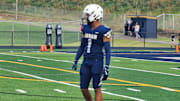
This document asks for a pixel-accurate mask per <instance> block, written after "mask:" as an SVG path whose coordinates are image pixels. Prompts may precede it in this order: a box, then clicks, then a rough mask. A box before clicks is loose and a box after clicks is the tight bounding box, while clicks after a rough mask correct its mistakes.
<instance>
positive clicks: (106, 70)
mask: <svg viewBox="0 0 180 101" xmlns="http://www.w3.org/2000/svg"><path fill="white" fill-rule="evenodd" d="M108 74H109V71H108V69H107V68H106V67H105V68H104V72H103V79H102V80H103V81H104V80H107V78H108Z"/></svg>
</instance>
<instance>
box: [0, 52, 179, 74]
mask: <svg viewBox="0 0 180 101" xmlns="http://www.w3.org/2000/svg"><path fill="white" fill-rule="evenodd" d="M0 54H1V55H10V56H19V57H26V58H35V59H43V60H50V61H61V62H66V63H73V62H72V61H68V60H56V59H48V58H40V57H32V56H25V55H15V54H6V53H0ZM114 58H120V57H114ZM128 59H131V58H128ZM137 60H139V59H137ZM140 60H141V59H140ZM144 61H146V60H144ZM110 67H111V68H119V69H126V70H132V71H140V72H147V73H155V74H163V75H170V76H180V75H178V74H172V73H164V72H156V71H148V70H143V69H132V68H127V67H117V66H110Z"/></svg>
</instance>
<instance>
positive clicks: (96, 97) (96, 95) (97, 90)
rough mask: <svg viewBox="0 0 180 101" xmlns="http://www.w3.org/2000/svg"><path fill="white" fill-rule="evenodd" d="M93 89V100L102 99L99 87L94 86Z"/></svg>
mask: <svg viewBox="0 0 180 101" xmlns="http://www.w3.org/2000/svg"><path fill="white" fill-rule="evenodd" d="M94 91H95V101H102V92H101V88H96V89H95V90H94Z"/></svg>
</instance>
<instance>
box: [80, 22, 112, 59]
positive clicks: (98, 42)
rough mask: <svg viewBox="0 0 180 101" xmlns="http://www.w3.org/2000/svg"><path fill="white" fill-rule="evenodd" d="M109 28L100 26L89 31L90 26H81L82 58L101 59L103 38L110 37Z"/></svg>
mask: <svg viewBox="0 0 180 101" xmlns="http://www.w3.org/2000/svg"><path fill="white" fill-rule="evenodd" d="M111 32H112V30H111V28H108V27H105V26H104V25H100V26H98V27H97V28H95V29H93V30H92V29H91V26H90V25H83V26H82V34H83V36H84V37H83V38H84V40H85V50H84V58H96V57H103V47H104V42H103V37H104V36H106V37H107V38H110V37H111Z"/></svg>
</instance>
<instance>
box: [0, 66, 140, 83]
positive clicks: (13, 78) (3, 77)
mask: <svg viewBox="0 0 180 101" xmlns="http://www.w3.org/2000/svg"><path fill="white" fill-rule="evenodd" d="M0 70H1V68H0ZM0 78H2V79H11V80H24V81H38V82H50V81H47V80H40V79H28V78H16V77H6V76H0ZM60 82H65V83H73V84H80V82H75V81H60ZM102 85H111V86H138V85H132V84H119V83H102Z"/></svg>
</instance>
